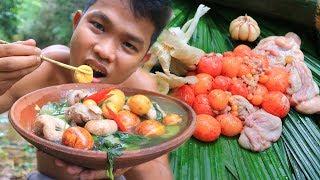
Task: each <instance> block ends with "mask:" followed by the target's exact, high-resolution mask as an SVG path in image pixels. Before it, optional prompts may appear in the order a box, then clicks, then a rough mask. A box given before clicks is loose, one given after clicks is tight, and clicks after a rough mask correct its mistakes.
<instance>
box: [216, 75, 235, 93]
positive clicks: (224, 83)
mask: <svg viewBox="0 0 320 180" xmlns="http://www.w3.org/2000/svg"><path fill="white" fill-rule="evenodd" d="M230 84H231V78H229V77H226V76H217V77H216V78H214V81H213V84H212V89H221V90H224V91H226V90H228V88H229V86H230Z"/></svg>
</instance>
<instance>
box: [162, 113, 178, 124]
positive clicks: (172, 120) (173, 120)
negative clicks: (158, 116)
mask: <svg viewBox="0 0 320 180" xmlns="http://www.w3.org/2000/svg"><path fill="white" fill-rule="evenodd" d="M181 122H182V118H181V116H179V115H178V114H168V115H167V116H166V117H164V118H163V120H162V123H163V124H164V125H166V126H168V125H170V126H171V125H176V124H179V123H181Z"/></svg>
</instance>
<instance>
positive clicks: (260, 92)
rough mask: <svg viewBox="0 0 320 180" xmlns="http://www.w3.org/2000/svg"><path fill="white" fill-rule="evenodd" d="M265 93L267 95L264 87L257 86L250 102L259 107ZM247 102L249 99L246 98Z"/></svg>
mask: <svg viewBox="0 0 320 180" xmlns="http://www.w3.org/2000/svg"><path fill="white" fill-rule="evenodd" d="M267 93H268V89H267V88H266V87H265V86H263V85H261V84H258V85H257V88H256V89H255V91H254V92H253V96H252V98H251V99H250V102H251V103H252V104H253V105H255V106H259V105H261V104H262V102H263V99H264V96H265V95H266V94H267ZM248 100H249V98H248Z"/></svg>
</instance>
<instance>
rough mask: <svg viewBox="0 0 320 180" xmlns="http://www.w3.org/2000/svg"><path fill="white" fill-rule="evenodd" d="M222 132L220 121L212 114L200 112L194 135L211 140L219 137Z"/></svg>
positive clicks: (205, 140) (206, 140)
mask: <svg viewBox="0 0 320 180" xmlns="http://www.w3.org/2000/svg"><path fill="white" fill-rule="evenodd" d="M220 133H221V125H220V123H219V122H218V121H217V120H216V119H215V118H214V117H212V116H210V115H207V114H199V115H197V119H196V129H195V131H194V133H193V136H194V137H195V138H197V139H199V140H200V141H204V142H211V141H215V140H216V139H218V138H219V136H220Z"/></svg>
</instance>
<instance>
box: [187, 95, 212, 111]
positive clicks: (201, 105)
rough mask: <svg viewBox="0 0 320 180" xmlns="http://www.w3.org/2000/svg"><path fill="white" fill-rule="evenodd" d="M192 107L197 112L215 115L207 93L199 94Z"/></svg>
mask: <svg viewBox="0 0 320 180" xmlns="http://www.w3.org/2000/svg"><path fill="white" fill-rule="evenodd" d="M192 108H193V110H194V112H196V114H209V115H211V116H213V115H214V114H213V111H212V108H211V106H210V103H209V99H208V95H207V94H199V95H197V96H196V98H195V99H194V103H193V106H192Z"/></svg>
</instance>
